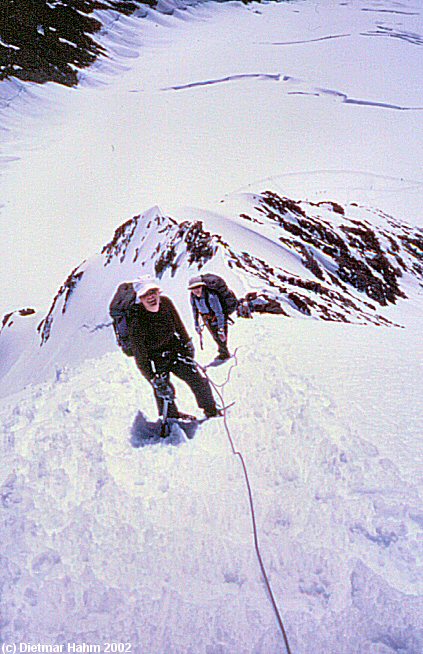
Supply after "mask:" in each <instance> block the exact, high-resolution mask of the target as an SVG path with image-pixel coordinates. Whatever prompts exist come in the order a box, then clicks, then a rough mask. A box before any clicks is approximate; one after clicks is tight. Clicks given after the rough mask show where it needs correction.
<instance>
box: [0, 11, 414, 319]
mask: <svg viewBox="0 0 423 654" xmlns="http://www.w3.org/2000/svg"><path fill="white" fill-rule="evenodd" d="M172 4H177V6H178V7H179V8H178V9H177V10H175V11H174V14H173V15H164V14H158V13H157V12H153V11H150V10H147V11H148V17H147V18H145V19H144V18H139V17H138V18H137V17H131V18H125V17H122V16H120V17H119V19H118V20H115V19H114V18H113V17H110V18H109V19H107V20H106V22H107V24H108V27H107V33H106V34H105V35H104V36H103V37H102V38H103V39H104V43H105V45H106V46H107V47H109V48H110V52H109V57H108V58H103V59H101V60H100V61H98V62H97V64H96V65H95V67H94V69H93V70H92V71H84V72H83V73H82V74H81V78H82V86H81V87H79V88H77V89H68V88H63V87H58V86H57V85H54V84H51V83H50V84H46V85H44V86H42V87H40V86H37V85H35V84H30V85H26V86H24V85H23V84H21V83H18V82H16V81H14V82H10V83H7V85H4V86H0V122H1V139H2V155H1V159H0V163H1V165H2V166H1V167H2V170H1V180H0V195H1V201H0V202H1V204H2V206H1V207H0V212H1V213H0V220H1V230H2V239H3V242H4V243H7V244H8V247H4V248H3V251H2V257H1V258H0V278H1V279H2V290H1V294H0V315H3V314H4V313H5V312H6V311H10V310H13V309H16V308H20V307H24V306H25V307H26V306H33V307H34V308H36V309H40V310H45V309H47V307H48V305H49V302H50V299H51V297H53V296H54V293H55V292H56V289H57V288H58V287H59V286H60V284H61V283H62V281H63V279H65V277H66V276H67V274H68V271H69V270H71V269H72V268H74V267H75V265H77V264H78V263H79V262H80V261H82V260H83V259H84V257H86V256H87V253H91V252H94V251H96V250H98V249H99V248H100V247H101V245H102V244H103V243H105V242H106V240H107V238H108V237H109V234H110V233H111V232H112V231H113V230H114V229H115V227H116V225H119V224H121V223H122V222H123V221H124V220H126V219H129V218H130V217H131V216H133V215H135V214H137V213H139V212H140V211H144V210H145V209H147V208H148V207H150V206H153V205H156V204H158V205H160V207H161V208H162V210H163V211H164V212H167V211H172V210H173V209H174V208H177V207H179V206H181V205H190V206H195V207H201V208H210V207H213V208H214V205H215V203H216V202H218V201H219V200H220V199H221V198H222V197H224V195H225V194H227V193H231V192H233V191H235V190H237V189H239V188H244V187H246V186H247V185H249V184H254V190H259V191H260V190H265V188H267V187H268V186H270V185H271V184H269V180H272V179H277V181H278V183H279V188H276V189H275V190H277V191H278V192H280V193H282V194H285V195H290V196H291V197H293V198H294V199H295V198H296V197H297V198H301V199H306V197H307V195H306V194H308V193H310V197H313V199H315V198H316V197H317V198H318V199H319V200H327V199H330V200H334V201H337V200H340V201H341V202H343V201H344V200H343V198H344V197H345V195H347V201H348V202H358V203H365V204H373V206H377V207H378V208H380V209H383V210H385V211H387V212H388V213H392V214H393V215H394V216H395V217H396V218H397V219H399V220H401V221H402V220H404V221H405V222H407V223H409V224H412V225H414V224H421V206H422V203H423V179H422V175H421V171H422V170H423V161H422V152H423V147H422V145H423V144H422V130H421V121H422V107H423V97H422V88H423V79H422V75H423V68H422V66H421V49H422V48H421V43H422V40H423V28H422V13H421V12H422V5H421V2H420V1H419V0H406V1H404V2H402V3H400V4H399V5H398V3H397V2H396V1H394V0H383V2H381V1H376V0H354V2H338V1H335V0H319V1H318V2H309V1H303V0H301V1H300V2H297V1H292V2H281V3H269V4H256V3H251V4H249V5H247V6H245V5H243V4H242V3H239V2H224V3H212V2H211V3H204V4H201V5H197V6H195V7H187V8H185V9H184V6H183V5H184V3H183V2H177V3H172V2H166V3H163V4H162V5H161V6H162V7H163V8H165V10H167V11H171V10H172ZM97 38H99V37H97ZM124 55H126V56H124ZM113 71H114V74H113ZM257 180H267V181H266V183H265V184H264V185H263V188H257V187H258V186H260V185H258V184H255V182H256V181H257ZM272 186H273V188H275V185H274V184H273V185H272ZM339 196H341V197H339ZM57 243H60V248H59V253H58V252H57ZM58 254H60V256H58Z"/></svg>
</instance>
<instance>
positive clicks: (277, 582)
mask: <svg viewBox="0 0 423 654" xmlns="http://www.w3.org/2000/svg"><path fill="white" fill-rule="evenodd" d="M417 327H418V326H416V329H415V330H413V329H412V328H409V329H408V330H407V331H406V330H399V329H385V328H371V327H362V326H346V325H340V324H327V323H324V324H322V323H318V322H310V321H305V320H283V319H281V318H279V317H278V316H275V317H271V316H265V317H263V316H256V317H255V318H254V319H253V320H250V321H247V320H238V321H237V323H236V325H235V326H234V327H233V328H232V330H231V344H232V346H233V347H234V348H235V347H236V348H238V349H237V360H236V364H237V365H236V366H235V367H234V368H232V370H231V371H230V375H229V381H227V383H226V384H225V386H224V396H225V400H226V401H228V402H229V401H233V400H235V402H236V404H235V405H234V406H233V407H232V408H231V409H229V410H228V416H227V422H228V427H229V430H230V433H231V436H232V438H233V440H234V443H235V445H236V447H237V448H238V449H239V450H240V451H241V453H242V454H243V456H244V459H245V462H246V465H247V469H248V473H249V478H250V483H251V487H252V491H253V498H254V505H255V512H256V520H257V527H258V534H259V544H260V550H261V555H262V558H263V561H264V564H265V567H266V570H267V573H268V576H269V580H270V583H271V587H272V590H273V593H274V596H275V599H276V602H277V605H278V607H279V610H280V612H281V615H282V619H283V621H284V625H285V628H286V630H287V634H288V638H289V643H290V646H291V649H292V652H295V653H297V654H309V653H310V652H315V653H316V654H328V653H331V654H353V653H354V654H363V653H364V652H366V653H368V654H388V653H389V652H393V651H396V652H403V653H407V654H417V653H418V652H419V651H421V648H422V645H423V636H422V633H423V632H422V627H423V625H422V620H421V616H422V609H423V603H422V599H421V592H422V588H421V582H422V579H421V575H420V573H419V570H420V569H421V526H422V520H423V516H422V512H421V478H420V477H419V474H420V472H421V459H419V452H418V445H417V439H418V437H419V435H420V434H421V433H422V427H423V425H422V421H421V411H419V409H418V404H417V401H418V388H419V384H420V385H421V381H422V380H421V370H419V369H418V367H417V364H416V361H415V352H416V351H417V350H416V348H417V346H418V339H419V335H420V333H421V331H420V330H419V329H417ZM212 355H213V348H212V346H211V343H210V341H207V349H206V351H205V352H202V353H200V360H201V361H202V362H205V361H207V360H209V359H210V358H211V357H212ZM233 363H234V362H230V363H228V364H226V365H225V366H222V367H220V368H218V369H214V370H212V371H211V372H210V376H211V377H212V378H213V379H214V380H215V381H216V382H217V383H224V382H225V381H226V380H227V379H228V373H229V369H230V366H231V365H232V364H233ZM177 388H178V396H179V398H180V403H181V405H182V406H183V407H184V408H186V409H187V410H190V411H194V410H195V409H196V407H195V403H194V401H193V397H192V396H191V395H190V392H189V390H188V389H187V388H186V387H184V385H183V384H181V383H180V384H178V387H177ZM1 409H2V433H3V457H2V467H3V471H2V479H3V480H4V481H3V486H2V489H1V497H2V518H1V519H2V571H3V580H4V582H5V585H4V589H3V602H2V603H3V607H4V609H3V617H2V625H3V627H2V638H3V640H4V641H6V642H8V641H10V640H14V641H19V640H22V641H25V642H31V643H37V642H41V643H51V644H59V643H67V642H85V643H89V644H97V643H103V642H104V641H107V640H114V641H117V642H130V643H131V644H132V651H134V652H136V653H137V654H141V652H149V654H155V653H157V654H159V653H160V654H162V653H163V652H175V653H178V654H182V653H184V654H185V653H188V652H193V653H195V654H203V653H204V654H206V653H207V654H210V653H219V654H224V653H228V654H234V653H236V654H238V653H239V654H240V653H241V652H255V653H257V654H258V653H262V654H273V653H274V654H276V653H277V652H278V653H279V652H283V651H284V645H283V642H282V639H281V634H280V633H279V630H278V626H277V623H276V619H275V616H274V614H273V611H272V606H271V604H270V601H269V598H268V596H267V594H266V592H265V588H264V586H263V582H262V579H261V573H260V568H259V565H258V561H257V558H256V555H255V551H254V543H253V536H252V527H251V516H250V510H249V504H248V497H247V490H246V485H245V479H244V476H243V471H242V467H241V465H240V462H239V460H238V458H237V457H236V456H234V455H233V453H232V450H231V448H230V444H229V441H228V438H227V434H226V432H225V429H224V424H223V420H221V419H217V420H212V421H209V422H207V423H205V424H204V425H203V426H201V427H200V429H199V430H198V431H197V433H196V435H195V437H194V439H193V440H191V441H187V442H182V443H180V444H179V445H177V446H172V445H165V444H163V445H162V444H160V445H157V446H156V445H155V446H147V447H144V448H141V449H136V448H134V447H132V446H131V427H132V425H133V422H134V419H135V417H136V414H137V412H138V410H141V411H143V412H145V413H146V414H147V416H148V417H149V419H151V420H155V419H156V415H155V409H154V408H153V402H152V395H151V391H150V388H149V387H148V385H147V383H146V382H145V381H144V380H143V379H142V378H141V376H140V375H139V373H138V371H137V370H136V367H135V366H134V364H133V362H132V361H131V360H129V359H126V358H124V357H123V356H122V355H120V354H118V353H111V354H107V355H105V356H103V357H102V358H101V359H97V360H96V361H90V362H87V363H86V364H84V365H82V366H80V367H79V368H77V369H63V370H60V371H58V372H57V375H56V380H55V381H52V382H48V383H45V384H43V385H37V386H34V387H33V388H32V389H27V390H26V391H24V392H23V393H22V394H20V395H15V396H10V397H9V398H7V399H4V400H2V403H1ZM197 412H198V409H197ZM419 493H420V495H419Z"/></svg>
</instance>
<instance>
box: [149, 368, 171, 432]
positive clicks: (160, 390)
mask: <svg viewBox="0 0 423 654" xmlns="http://www.w3.org/2000/svg"><path fill="white" fill-rule="evenodd" d="M153 386H154V389H155V391H156V393H157V397H159V398H160V399H161V400H163V412H162V424H161V426H160V437H161V438H166V437H167V436H169V432H170V428H169V422H168V411H169V404H170V403H171V402H173V400H174V399H175V391H174V389H173V388H172V386H171V385H170V384H169V375H168V374H167V373H165V372H164V373H162V374H161V375H156V376H155V377H154V379H153Z"/></svg>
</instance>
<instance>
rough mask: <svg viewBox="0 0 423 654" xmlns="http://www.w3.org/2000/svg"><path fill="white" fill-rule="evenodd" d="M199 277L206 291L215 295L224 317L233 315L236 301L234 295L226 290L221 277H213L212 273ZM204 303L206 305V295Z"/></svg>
mask: <svg viewBox="0 0 423 654" xmlns="http://www.w3.org/2000/svg"><path fill="white" fill-rule="evenodd" d="M200 277H201V279H202V281H203V282H204V284H205V285H206V289H207V290H209V291H211V292H212V293H216V295H217V296H218V298H219V301H220V304H221V305H222V310H223V313H224V314H225V316H229V315H230V314H231V313H233V312H234V311H235V309H236V308H237V306H238V300H237V297H236V295H235V293H234V292H233V291H231V289H230V288H228V285H227V284H226V282H225V280H224V279H222V277H219V275H214V274H213V273H205V274H204V275H200ZM206 302H207V305H208V300H207V294H206ZM209 309H210V307H209Z"/></svg>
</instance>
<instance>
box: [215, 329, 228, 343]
mask: <svg viewBox="0 0 423 654" xmlns="http://www.w3.org/2000/svg"><path fill="white" fill-rule="evenodd" d="M217 335H218V337H219V338H220V340H221V341H222V342H223V343H224V342H225V341H226V334H225V330H224V329H218V330H217Z"/></svg>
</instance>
